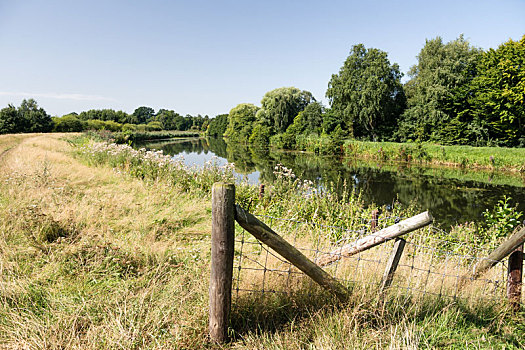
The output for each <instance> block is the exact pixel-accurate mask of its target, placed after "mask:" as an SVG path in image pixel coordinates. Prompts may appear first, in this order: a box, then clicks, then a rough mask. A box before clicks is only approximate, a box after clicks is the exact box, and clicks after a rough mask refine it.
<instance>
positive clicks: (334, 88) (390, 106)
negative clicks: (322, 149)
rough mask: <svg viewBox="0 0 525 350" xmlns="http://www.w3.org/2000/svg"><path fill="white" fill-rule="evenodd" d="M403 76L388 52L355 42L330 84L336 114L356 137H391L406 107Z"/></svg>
mask: <svg viewBox="0 0 525 350" xmlns="http://www.w3.org/2000/svg"><path fill="white" fill-rule="evenodd" d="M401 77H402V74H401V73H400V71H399V66H398V65H397V64H390V61H389V60H388V58H387V53H386V52H384V51H381V50H379V49H374V48H370V49H366V48H365V47H364V45H362V44H358V45H354V46H353V47H352V50H351V51H350V55H349V56H348V58H347V59H346V61H345V62H344V64H343V66H342V67H341V69H340V70H339V73H338V74H333V75H332V78H331V79H330V82H329V83H328V90H327V91H326V97H328V99H329V100H330V105H331V107H332V113H333V116H334V117H335V118H337V119H340V120H342V121H343V122H344V125H342V124H341V123H339V124H340V125H341V126H343V127H345V129H347V130H348V131H349V132H350V133H353V135H354V136H356V137H365V138H368V137H372V138H374V139H375V138H389V137H390V136H391V135H392V134H393V132H394V128H395V126H396V124H397V119H398V117H399V115H400V114H401V113H402V111H403V109H404V107H405V97H404V92H403V87H402V85H401ZM334 129H335V126H334Z"/></svg>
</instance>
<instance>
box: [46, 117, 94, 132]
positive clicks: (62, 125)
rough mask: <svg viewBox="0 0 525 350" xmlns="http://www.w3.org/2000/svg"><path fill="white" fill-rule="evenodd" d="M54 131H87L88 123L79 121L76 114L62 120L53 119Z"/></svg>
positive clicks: (61, 118)
mask: <svg viewBox="0 0 525 350" xmlns="http://www.w3.org/2000/svg"><path fill="white" fill-rule="evenodd" d="M53 124H54V128H53V131H58V132H79V131H83V130H85V128H86V126H87V123H85V122H83V121H82V120H80V119H78V117H77V115H75V114H67V115H65V116H63V117H60V118H56V117H55V118H53Z"/></svg>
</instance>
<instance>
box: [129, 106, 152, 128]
mask: <svg viewBox="0 0 525 350" xmlns="http://www.w3.org/2000/svg"><path fill="white" fill-rule="evenodd" d="M154 116H155V110H154V109H153V108H151V107H146V106H141V107H138V108H137V109H135V111H134V112H133V114H132V115H131V117H132V121H133V122H134V123H135V124H147V123H149V122H150V120H151V119H153V117H154Z"/></svg>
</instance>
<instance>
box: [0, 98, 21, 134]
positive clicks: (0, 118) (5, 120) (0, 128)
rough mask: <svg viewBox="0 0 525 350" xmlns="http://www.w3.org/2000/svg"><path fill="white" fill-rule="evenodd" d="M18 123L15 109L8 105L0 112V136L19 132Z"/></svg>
mask: <svg viewBox="0 0 525 350" xmlns="http://www.w3.org/2000/svg"><path fill="white" fill-rule="evenodd" d="M20 124H21V123H20V121H19V117H18V112H17V110H16V107H15V106H13V105H11V104H10V105H8V106H7V107H6V108H2V109H1V110H0V134H13V133H16V132H20V131H21V130H19V127H20Z"/></svg>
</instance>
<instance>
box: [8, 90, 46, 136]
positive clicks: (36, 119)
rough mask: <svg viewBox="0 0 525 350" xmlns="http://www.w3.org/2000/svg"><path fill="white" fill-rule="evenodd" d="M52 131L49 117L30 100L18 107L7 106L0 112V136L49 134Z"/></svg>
mask: <svg viewBox="0 0 525 350" xmlns="http://www.w3.org/2000/svg"><path fill="white" fill-rule="evenodd" d="M52 129H53V121H52V119H51V116H50V115H48V114H47V113H46V111H45V110H44V109H43V108H40V107H38V104H37V102H36V101H35V100H33V99H32V98H31V99H29V100H23V101H22V103H21V104H20V107H18V108H16V107H14V106H13V105H9V106H7V107H6V108H3V109H1V110H0V134H8V133H19V132H49V131H51V130H52Z"/></svg>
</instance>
